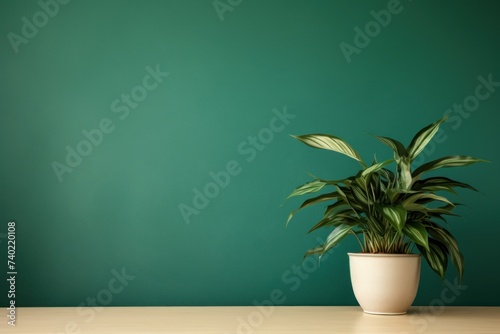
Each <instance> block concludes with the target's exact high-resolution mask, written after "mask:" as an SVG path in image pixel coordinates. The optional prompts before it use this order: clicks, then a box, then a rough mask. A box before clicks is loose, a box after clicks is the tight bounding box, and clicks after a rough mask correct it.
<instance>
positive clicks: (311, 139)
mask: <svg viewBox="0 0 500 334" xmlns="http://www.w3.org/2000/svg"><path fill="white" fill-rule="evenodd" d="M292 137H293V138H295V139H298V140H300V141H301V142H303V143H304V144H306V145H308V146H311V147H314V148H320V149H324V150H330V151H335V152H338V153H342V154H344V155H347V156H348V157H350V158H353V159H354V160H357V161H359V162H360V163H361V165H363V167H364V166H366V165H365V163H364V162H363V160H362V159H361V157H360V155H359V154H358V152H356V151H355V150H354V149H353V148H352V147H351V145H349V144H348V143H347V142H345V141H344V140H343V139H342V138H339V137H336V136H332V135H325V134H309V135H300V136H294V135H292Z"/></svg>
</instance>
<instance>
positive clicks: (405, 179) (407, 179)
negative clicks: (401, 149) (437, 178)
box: [396, 157, 413, 190]
mask: <svg viewBox="0 0 500 334" xmlns="http://www.w3.org/2000/svg"><path fill="white" fill-rule="evenodd" d="M396 162H397V164H398V175H399V180H400V185H399V186H400V188H401V189H405V190H408V189H410V187H411V183H412V181H413V179H412V176H411V160H410V158H407V157H401V158H398V159H397V160H396Z"/></svg>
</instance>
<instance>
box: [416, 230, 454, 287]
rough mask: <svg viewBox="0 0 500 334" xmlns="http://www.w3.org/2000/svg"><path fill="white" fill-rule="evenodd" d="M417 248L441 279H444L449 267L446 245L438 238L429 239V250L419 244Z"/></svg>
mask: <svg viewBox="0 0 500 334" xmlns="http://www.w3.org/2000/svg"><path fill="white" fill-rule="evenodd" d="M417 248H418V250H419V251H420V253H421V254H422V255H423V256H424V258H425V259H426V260H427V263H429V266H430V267H431V269H432V270H434V271H435V272H436V273H437V274H438V275H439V277H441V279H443V280H444V275H445V272H446V268H447V267H448V255H447V254H446V247H445V246H444V245H443V244H442V243H440V242H439V241H437V240H434V239H429V250H426V249H425V248H424V247H422V246H420V245H418V244H417Z"/></svg>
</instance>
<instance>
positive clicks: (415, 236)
mask: <svg viewBox="0 0 500 334" xmlns="http://www.w3.org/2000/svg"><path fill="white" fill-rule="evenodd" d="M403 233H404V234H405V235H406V236H408V238H410V239H411V240H412V241H413V242H415V243H416V244H417V245H420V246H423V247H424V248H425V249H426V250H427V251H430V249H429V235H428V234H427V230H426V229H425V226H424V225H422V224H420V223H417V222H414V221H409V222H407V223H406V224H405V226H404V227H403Z"/></svg>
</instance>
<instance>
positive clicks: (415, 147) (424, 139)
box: [408, 116, 448, 161]
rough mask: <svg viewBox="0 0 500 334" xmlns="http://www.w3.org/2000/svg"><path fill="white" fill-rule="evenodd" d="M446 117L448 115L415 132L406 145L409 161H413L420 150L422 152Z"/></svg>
mask: <svg viewBox="0 0 500 334" xmlns="http://www.w3.org/2000/svg"><path fill="white" fill-rule="evenodd" d="M447 118H448V116H445V117H443V118H441V119H440V120H438V121H436V122H434V123H432V124H430V125H428V126H426V127H425V128H423V129H422V130H420V131H419V132H417V134H416V135H415V136H414V137H413V139H412V141H411V143H410V145H409V146H408V155H409V157H410V161H413V160H414V159H415V158H416V157H417V156H418V155H419V154H420V152H422V150H423V149H424V148H425V146H427V144H428V143H429V142H430V141H431V140H432V137H434V135H435V134H436V132H437V131H438V130H439V126H440V125H441V123H443V122H444V121H445V120H446V119H447Z"/></svg>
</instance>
